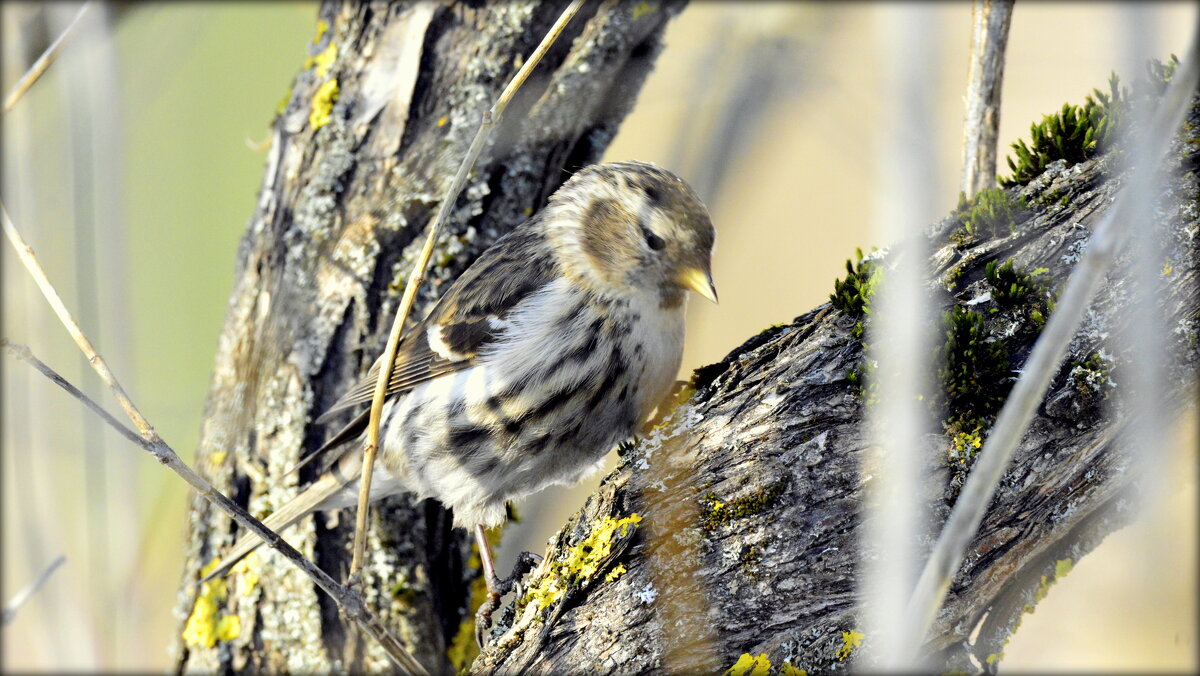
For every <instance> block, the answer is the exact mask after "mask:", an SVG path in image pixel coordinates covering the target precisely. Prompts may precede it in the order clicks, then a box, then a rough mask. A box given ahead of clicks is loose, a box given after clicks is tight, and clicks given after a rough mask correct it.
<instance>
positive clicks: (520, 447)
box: [381, 281, 683, 526]
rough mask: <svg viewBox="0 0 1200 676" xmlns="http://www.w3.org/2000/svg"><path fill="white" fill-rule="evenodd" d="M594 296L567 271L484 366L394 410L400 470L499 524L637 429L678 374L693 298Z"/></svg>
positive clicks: (391, 439) (386, 448) (458, 514)
mask: <svg viewBox="0 0 1200 676" xmlns="http://www.w3.org/2000/svg"><path fill="white" fill-rule="evenodd" d="M583 300H584V298H583V296H582V295H580V294H579V293H578V292H576V291H575V290H574V287H572V286H570V285H569V284H567V283H566V282H565V281H564V282H556V283H553V284H551V285H549V286H547V287H546V289H544V290H543V291H540V292H538V293H537V294H534V295H533V296H531V297H530V298H529V299H528V300H527V301H525V302H524V303H522V305H520V306H518V307H517V308H516V309H514V311H513V312H512V313H511V315H510V318H509V322H508V325H507V327H506V328H505V330H504V333H503V334H502V335H501V337H500V338H499V339H498V340H497V341H495V342H494V343H493V344H492V345H490V346H489V347H488V349H487V350H486V351H485V353H483V354H481V355H480V357H479V359H478V363H477V365H476V366H474V367H472V368H470V369H466V370H463V371H459V372H457V373H454V374H451V375H446V376H442V377H440V378H436V379H434V380H431V381H428V382H426V383H423V384H421V385H419V386H417V387H416V388H414V389H413V390H412V391H411V392H410V393H409V394H408V395H406V396H404V397H403V398H401V399H400V400H398V401H396V402H395V403H394V404H392V405H390V406H389V407H388V408H387V409H385V410H384V412H383V420H384V423H383V425H384V427H383V430H382V435H381V436H382V441H381V450H382V453H381V458H382V460H383V462H384V464H385V465H386V466H387V468H388V469H389V471H390V473H391V474H392V475H394V476H403V477H404V482H405V484H406V486H407V487H408V488H409V489H410V490H411V491H412V492H414V493H416V494H417V495H418V496H420V497H431V498H437V499H438V500H439V501H441V502H442V503H443V504H445V505H446V506H448V507H450V508H452V509H453V510H454V514H455V521H456V523H457V524H458V525H460V526H473V525H475V524H477V523H480V524H483V525H485V526H490V525H495V524H497V523H500V522H501V521H503V519H504V513H505V508H504V505H505V502H506V501H508V500H513V499H518V498H521V497H524V496H526V495H529V494H532V493H534V492H536V491H538V490H541V489H542V488H544V487H546V486H549V485H552V484H556V483H567V482H573V481H576V480H577V479H578V478H579V477H580V476H581V475H583V474H585V473H587V471H589V470H590V469H591V468H592V467H594V466H595V464H596V463H597V462H598V461H599V460H601V459H602V458H603V457H604V455H605V454H606V453H607V452H608V451H609V450H610V449H611V448H612V447H613V446H614V445H615V444H616V443H618V442H620V441H621V440H623V439H625V438H628V437H629V436H631V435H632V434H633V432H634V431H635V430H636V427H637V425H638V424H640V422H641V421H642V420H644V419H645V418H646V417H647V416H648V415H649V413H650V412H651V411H652V410H653V409H654V407H655V405H656V404H657V403H658V402H659V400H660V399H661V398H662V397H663V396H664V395H665V394H666V392H667V391H668V390H669V389H670V387H671V384H672V382H674V378H675V374H676V373H677V372H678V369H679V362H680V358H681V356H682V351H683V306H680V307H678V308H673V309H671V310H669V311H664V310H661V309H660V308H659V307H658V300H657V297H648V298H645V299H638V298H632V299H626V302H625V303H623V304H621V303H618V304H615V305H614V304H610V303H585V302H581V301H583ZM393 407H394V410H393Z"/></svg>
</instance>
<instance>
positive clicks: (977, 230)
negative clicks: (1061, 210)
mask: <svg viewBox="0 0 1200 676" xmlns="http://www.w3.org/2000/svg"><path fill="white" fill-rule="evenodd" d="M1028 215H1029V209H1028V206H1027V205H1026V203H1025V198H1024V197H1020V196H1017V197H1013V196H1012V195H1009V194H1008V193H1007V192H1005V191H1004V190H1001V189H1000V188H989V189H987V190H980V191H979V193H978V194H976V195H975V197H973V198H971V199H970V200H967V199H966V198H965V197H964V196H962V195H960V196H959V201H958V208H957V209H956V210H955V212H954V220H955V222H956V223H957V224H958V228H956V229H955V230H953V231H952V232H951V233H950V239H951V241H953V242H955V243H956V244H958V245H959V246H962V245H963V244H966V243H967V242H968V241H970V240H971V239H993V238H996V237H1007V236H1008V235H1009V234H1011V233H1012V232H1013V231H1014V230H1016V227H1017V226H1016V224H1017V223H1018V222H1020V221H1022V220H1024V218H1025V217H1026V216H1028Z"/></svg>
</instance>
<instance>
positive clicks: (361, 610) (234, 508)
mask: <svg viewBox="0 0 1200 676" xmlns="http://www.w3.org/2000/svg"><path fill="white" fill-rule="evenodd" d="M0 215H2V216H3V221H4V232H5V234H6V235H7V236H8V239H9V241H10V242H11V243H12V245H13V248H14V249H16V250H17V255H18V256H19V257H20V259H21V262H22V263H24V264H25V268H26V270H28V271H29V274H30V275H32V276H33V278H34V280H35V281H36V282H37V284H38V287H39V288H41V290H42V294H43V295H44V296H45V297H46V300H47V302H49V303H50V306H51V307H52V308H54V311H55V313H56V314H57V315H58V317H59V319H60V320H61V321H62V323H63V326H65V327H66V329H67V332H68V333H70V334H71V336H72V337H73V338H74V339H75V342H76V344H77V345H79V349H80V350H81V351H83V353H84V355H85V356H86V357H87V358H88V363H90V364H91V365H92V368H93V369H94V370H95V371H96V373H97V374H99V375H100V378H101V379H102V380H103V381H104V382H105V384H106V385H108V387H109V389H110V390H112V392H113V395H114V396H116V397H117V400H118V401H119V402H120V403H121V406H122V407H123V408H124V409H125V412H126V414H128V415H129V418H130V420H132V421H133V423H134V424H135V425H137V427H138V428H139V430H141V434H140V441H139V442H138V444H139V445H140V446H142V448H145V449H146V450H147V451H149V452H150V453H152V454H153V455H154V457H155V458H156V459H158V461H159V462H161V463H162V464H164V465H166V466H167V467H168V468H169V469H171V470H172V471H173V472H175V473H176V474H178V475H179V476H180V477H182V478H183V480H184V481H186V482H188V484H189V485H190V486H191V487H192V488H194V489H196V492H197V493H199V494H200V495H201V497H203V498H204V499H206V500H208V501H209V502H211V503H213V504H214V505H216V506H217V507H218V508H219V509H221V511H223V512H225V514H227V515H228V516H229V517H230V518H231V519H233V520H234V521H235V522H236V523H237V524H238V525H239V526H241V527H242V528H245V529H247V530H248V531H250V532H252V533H254V534H255V535H257V536H259V537H260V538H262V539H263V540H264V541H265V542H266V543H267V544H268V545H269V546H270V547H272V548H273V549H275V550H277V551H279V552H280V553H281V554H283V556H284V557H285V558H287V559H288V560H289V561H291V562H292V563H294V564H295V565H296V566H297V567H298V568H300V570H302V571H303V572H304V573H305V574H306V575H308V577H309V578H310V579H312V581H313V582H314V583H315V584H316V585H317V586H318V587H320V588H321V589H322V590H324V591H325V593H327V594H329V596H330V597H331V598H332V599H333V600H334V601H335V602H336V603H337V604H338V606H339V607H340V608H341V609H342V611H343V612H345V613H346V615H347V616H349V617H350V618H352V619H353V620H354V621H355V622H357V623H358V625H359V626H360V627H362V629H363V630H364V631H366V632H367V634H369V635H370V636H371V637H372V638H374V639H375V640H376V641H378V642H379V643H380V645H382V646H383V648H384V650H385V651H386V652H387V654H388V656H389V657H390V658H391V659H392V660H393V661H394V662H395V663H396V665H397V666H398V667H400V668H401V669H403V670H404V671H406V672H408V673H413V674H425V673H428V672H427V671H426V670H425V668H424V667H423V666H422V665H421V663H420V662H417V660H416V659H415V658H414V657H413V656H412V655H411V654H409V653H408V651H407V650H405V649H404V646H403V645H401V643H400V641H399V640H398V639H397V638H396V637H395V636H393V635H392V634H391V632H389V631H388V629H387V628H386V627H385V626H384V625H383V623H382V622H380V621H379V620H378V619H377V618H375V617H374V616H373V615H371V613H370V612H369V611H368V610H367V608H366V605H365V604H364V603H363V601H362V599H360V598H359V597H358V596H357V595H356V594H354V593H352V592H350V591H349V590H347V589H346V588H345V587H343V586H342V585H340V584H338V583H337V582H336V581H334V579H333V578H331V577H329V575H327V574H326V573H325V571H323V570H321V569H320V568H317V566H316V565H315V564H314V563H313V562H311V561H309V560H308V559H307V558H305V557H304V555H303V554H301V553H300V552H299V551H298V550H296V548H295V547H292V546H291V545H290V544H288V543H287V542H286V541H285V540H284V539H283V538H282V537H280V536H279V534H278V533H275V532H274V531H272V530H270V529H269V528H267V527H266V526H264V525H263V524H262V522H260V521H259V520H258V519H255V518H254V517H253V516H251V515H250V513H249V512H247V511H246V510H244V509H242V508H241V507H240V506H239V505H238V504H237V503H235V502H234V501H232V500H230V499H229V498H228V497H227V496H226V495H225V494H223V493H221V492H220V491H218V490H217V489H216V488H214V487H213V485H212V484H211V483H209V482H208V480H207V479H205V478H204V477H202V476H200V475H199V474H197V473H196V472H195V470H193V469H192V468H191V467H190V466H188V465H187V463H185V462H183V460H181V459H180V458H179V455H178V454H177V453H176V452H175V451H174V449H172V448H171V447H170V446H168V445H167V444H166V442H164V441H163V440H162V438H161V437H159V436H158V433H157V432H155V431H154V428H153V427H151V426H150V423H149V422H147V421H146V419H145V418H144V417H143V416H142V414H141V412H140V411H139V410H138V408H137V406H135V405H134V403H133V402H132V401H131V400H130V399H129V397H128V396H127V395H126V394H125V391H124V390H123V389H122V388H121V385H120V383H119V382H117V379H116V377H115V376H113V374H112V373H111V372H110V371H109V370H108V365H107V364H106V363H105V361H104V358H103V357H101V356H100V355H99V353H97V352H96V350H95V348H93V347H92V344H91V341H89V340H88V338H87V336H86V335H84V333H83V331H82V330H81V329H80V328H79V325H78V324H76V323H75V320H74V319H73V318H72V317H71V314H70V312H69V311H68V310H67V308H66V306H65V305H63V302H62V299H61V298H59V296H58V292H57V291H55V290H54V287H53V285H51V284H50V280H49V279H47V278H46V274H45V272H44V271H43V270H42V267H41V264H40V263H38V260H37V257H36V256H34V254H33V250H32V249H31V248H29V245H28V244H26V243H25V240H24V239H22V237H21V235H20V233H19V232H17V229H16V227H15V226H14V225H13V223H12V221H11V220H10V219H9V217H8V210H7V209H6V208H5V207H4V205H3V204H2V203H0ZM12 349H13V350H14V352H17V354H18V355H20V352H19V351H18V350H16V349H15V347H13V348H12ZM30 356H32V355H30ZM30 363H33V362H30ZM42 366H45V364H42ZM45 368H46V370H48V371H50V369H49V367H48V366H45ZM39 370H42V369H40V368H39ZM43 372H45V371H43ZM50 373H51V374H53V375H52V376H51V379H52V380H54V381H55V382H56V383H58V384H59V385H60V386H64V387H65V386H66V385H69V383H67V382H66V380H65V379H64V378H62V377H61V376H58V374H55V373H53V371H50ZM65 389H68V391H71V392H72V394H75V395H76V396H77V397H82V396H83V394H82V392H79V390H78V388H74V387H73V386H72V387H70V388H65ZM89 408H92V410H98V409H99V405H97V404H95V403H94V402H92V403H91V404H90V405H89ZM104 417H105V420H106V421H111V422H110V424H113V423H115V422H116V421H115V420H112V418H111V416H107V415H106V416H104ZM117 425H118V429H121V428H122V427H123V426H122V425H120V424H119V423H118V424H117ZM126 431H130V430H126ZM123 433H124V432H123ZM126 436H128V435H126Z"/></svg>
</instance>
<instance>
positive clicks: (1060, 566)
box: [1054, 559, 1075, 580]
mask: <svg viewBox="0 0 1200 676" xmlns="http://www.w3.org/2000/svg"><path fill="white" fill-rule="evenodd" d="M1074 567H1075V562H1074V561H1072V560H1071V559H1059V560H1058V561H1055V562H1054V579H1055V580H1059V579H1062V578H1063V577H1064V576H1065V575H1066V574H1067V573H1069V572H1071V569H1072V568H1074Z"/></svg>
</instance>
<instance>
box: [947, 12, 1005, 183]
mask: <svg viewBox="0 0 1200 676" xmlns="http://www.w3.org/2000/svg"><path fill="white" fill-rule="evenodd" d="M1012 10H1013V0H975V8H974V10H973V11H972V12H971V21H972V23H973V26H972V29H971V67H970V73H969V74H968V75H967V80H968V82H967V95H966V108H967V112H966V119H965V121H964V124H963V161H962V185H961V188H960V189H961V190H962V192H963V194H964V195H965V196H966V197H967V199H970V198H972V197H974V196H975V194H976V193H978V192H979V191H980V190H983V189H985V188H993V187H995V185H996V141H997V139H998V138H999V136H1000V88H1001V85H1002V84H1003V83H1004V51H1005V48H1006V47H1007V45H1008V27H1009V25H1010V24H1011V23H1012Z"/></svg>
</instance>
